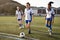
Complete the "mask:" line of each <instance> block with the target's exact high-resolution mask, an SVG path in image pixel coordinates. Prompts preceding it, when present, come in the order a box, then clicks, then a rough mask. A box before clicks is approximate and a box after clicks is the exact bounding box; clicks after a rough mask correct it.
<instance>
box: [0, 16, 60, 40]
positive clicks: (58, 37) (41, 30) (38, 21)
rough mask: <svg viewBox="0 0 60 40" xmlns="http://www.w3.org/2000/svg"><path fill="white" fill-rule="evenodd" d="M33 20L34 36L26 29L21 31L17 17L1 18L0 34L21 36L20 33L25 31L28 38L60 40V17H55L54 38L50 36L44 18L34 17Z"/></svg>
mask: <svg viewBox="0 0 60 40" xmlns="http://www.w3.org/2000/svg"><path fill="white" fill-rule="evenodd" d="M33 20H34V21H32V24H31V29H32V34H30V35H29V34H28V33H27V29H26V28H24V29H19V25H18V23H17V20H16V17H15V16H0V32H3V33H9V34H15V35H19V33H20V32H22V31H24V32H25V33H26V36H28V37H32V38H37V39H40V40H60V17H55V22H54V24H53V35H52V36H49V35H48V31H47V27H45V18H44V17H34V19H33ZM23 23H24V22H23ZM7 40H8V39H7Z"/></svg>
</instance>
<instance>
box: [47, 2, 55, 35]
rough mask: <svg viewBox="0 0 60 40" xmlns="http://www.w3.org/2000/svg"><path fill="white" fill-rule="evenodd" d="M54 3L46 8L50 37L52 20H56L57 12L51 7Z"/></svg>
mask: <svg viewBox="0 0 60 40" xmlns="http://www.w3.org/2000/svg"><path fill="white" fill-rule="evenodd" d="M51 4H53V2H49V3H48V8H46V27H48V31H49V35H51V34H52V20H53V19H54V15H55V12H54V10H53V8H52V7H51Z"/></svg>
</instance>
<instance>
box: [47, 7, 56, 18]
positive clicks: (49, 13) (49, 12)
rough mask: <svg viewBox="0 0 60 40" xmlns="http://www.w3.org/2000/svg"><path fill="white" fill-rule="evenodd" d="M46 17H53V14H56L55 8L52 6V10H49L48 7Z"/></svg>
mask: <svg viewBox="0 0 60 40" xmlns="http://www.w3.org/2000/svg"><path fill="white" fill-rule="evenodd" d="M46 14H47V15H46V18H51V17H52V14H55V12H54V10H53V8H51V10H50V11H48V9H46Z"/></svg>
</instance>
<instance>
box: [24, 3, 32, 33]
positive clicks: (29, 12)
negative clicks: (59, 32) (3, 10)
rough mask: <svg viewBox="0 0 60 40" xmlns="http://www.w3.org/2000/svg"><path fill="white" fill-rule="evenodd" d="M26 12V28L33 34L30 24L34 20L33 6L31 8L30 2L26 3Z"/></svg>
mask: <svg viewBox="0 0 60 40" xmlns="http://www.w3.org/2000/svg"><path fill="white" fill-rule="evenodd" d="M24 13H25V22H26V28H27V29H28V34H31V28H30V24H31V21H32V15H33V11H32V8H30V3H29V2H27V3H26V8H25V12H24Z"/></svg>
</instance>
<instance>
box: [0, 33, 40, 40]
mask: <svg viewBox="0 0 60 40" xmlns="http://www.w3.org/2000/svg"><path fill="white" fill-rule="evenodd" d="M0 37H6V38H11V39H17V40H25V39H28V40H39V39H35V38H30V37H25V38H20V37H19V36H18V35H14V34H7V33H1V32H0Z"/></svg>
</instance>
